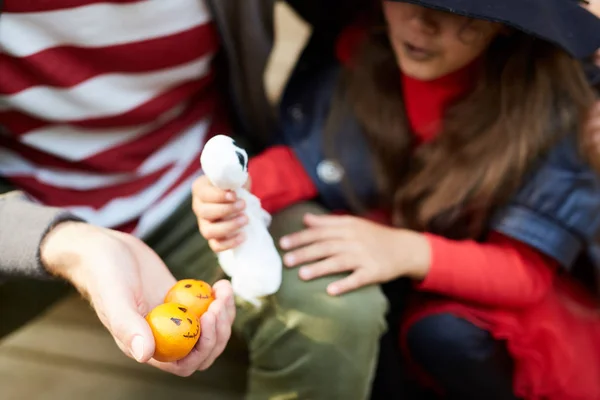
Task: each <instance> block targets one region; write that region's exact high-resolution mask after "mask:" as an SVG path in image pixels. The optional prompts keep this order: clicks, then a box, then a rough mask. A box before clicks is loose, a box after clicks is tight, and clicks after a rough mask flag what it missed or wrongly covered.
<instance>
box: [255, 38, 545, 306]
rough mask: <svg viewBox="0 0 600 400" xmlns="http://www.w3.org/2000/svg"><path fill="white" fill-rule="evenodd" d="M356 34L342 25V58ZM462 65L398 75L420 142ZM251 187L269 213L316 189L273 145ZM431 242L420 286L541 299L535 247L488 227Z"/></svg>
mask: <svg viewBox="0 0 600 400" xmlns="http://www.w3.org/2000/svg"><path fill="white" fill-rule="evenodd" d="M358 37H359V36H358V35H357V33H356V30H354V29H352V30H347V31H346V33H345V34H344V35H342V36H341V37H340V40H339V43H338V57H339V58H340V61H341V62H347V61H348V60H349V57H348V55H349V54H351V51H350V49H351V48H355V46H353V45H355V44H356V40H357V38H358ZM470 72H471V68H470V67H467V68H464V69H462V70H459V71H457V72H454V73H452V74H450V75H447V76H444V77H442V78H439V79H436V80H433V81H420V80H417V79H413V78H410V77H408V76H406V75H402V90H403V93H404V101H405V104H406V113H407V116H408V120H409V122H410V125H411V128H412V131H413V132H414V133H415V135H416V136H417V141H418V142H419V143H424V142H427V141H429V140H433V139H434V138H435V136H436V135H437V133H438V132H439V131H440V124H441V121H442V114H443V111H444V109H445V108H446V107H447V106H448V104H450V103H451V102H453V101H455V100H457V99H458V98H459V97H460V96H461V95H463V94H465V93H466V92H467V91H468V90H469V88H470V86H469V82H470V78H471V76H472V75H470ZM249 173H250V176H251V177H253V179H252V192H253V193H254V194H255V195H256V196H257V197H259V198H260V199H261V201H262V204H263V207H264V208H265V209H266V210H267V211H269V212H271V213H273V212H276V211H278V210H280V209H282V208H284V207H286V206H289V205H291V204H294V203H297V202H300V201H305V200H310V199H312V198H314V197H316V195H317V189H316V187H315V185H314V184H313V182H312V181H311V179H310V177H309V176H308V175H307V174H306V172H305V171H304V169H303V166H302V164H301V163H300V161H298V160H297V159H296V157H295V155H294V153H293V152H292V150H291V149H289V148H287V147H285V146H276V147H272V148H270V149H268V150H266V151H265V152H264V153H262V154H260V155H258V156H257V157H254V158H253V159H252V160H251V161H250V165H249ZM426 237H427V239H428V240H429V243H430V245H431V255H432V257H431V259H432V262H431V266H430V270H429V273H428V275H427V277H426V279H425V280H424V281H423V282H420V283H419V284H418V285H417V287H418V288H419V289H420V290H423V291H431V292H436V293H439V294H443V295H447V296H452V297H455V298H461V299H464V300H468V301H473V302H477V303H481V304H485V305H490V306H504V307H519V306H524V305H528V304H531V303H533V302H535V301H537V300H538V299H540V298H541V297H542V296H543V295H544V294H545V293H546V292H547V290H548V289H549V287H550V284H551V280H552V269H551V268H549V266H550V262H549V260H546V259H544V258H543V257H542V256H541V255H540V254H539V253H538V252H536V251H535V250H534V249H532V248H530V247H528V246H526V245H524V244H522V243H520V242H518V241H515V240H513V239H511V238H508V237H506V236H503V235H501V234H499V233H495V232H492V234H491V235H490V236H489V239H488V241H487V242H485V243H479V242H475V241H473V240H464V241H455V240H449V239H446V238H444V237H441V236H436V235H431V234H426Z"/></svg>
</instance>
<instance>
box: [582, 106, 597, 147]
mask: <svg viewBox="0 0 600 400" xmlns="http://www.w3.org/2000/svg"><path fill="white" fill-rule="evenodd" d="M584 129H585V136H586V137H589V138H591V140H592V143H593V144H594V147H595V155H596V157H598V156H600V101H597V102H596V104H595V105H594V106H593V107H592V110H591V113H590V116H589V118H588V120H587V122H586V125H585V128H584Z"/></svg>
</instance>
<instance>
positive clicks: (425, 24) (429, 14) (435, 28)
mask: <svg viewBox="0 0 600 400" xmlns="http://www.w3.org/2000/svg"><path fill="white" fill-rule="evenodd" d="M410 21H411V23H413V24H415V25H416V26H417V27H418V28H419V29H420V30H421V31H422V32H423V33H426V34H428V35H434V34H436V33H438V32H439V29H440V22H439V15H438V12H437V11H435V10H429V9H427V8H424V7H415V8H414V10H413V14H412V16H411V20H410Z"/></svg>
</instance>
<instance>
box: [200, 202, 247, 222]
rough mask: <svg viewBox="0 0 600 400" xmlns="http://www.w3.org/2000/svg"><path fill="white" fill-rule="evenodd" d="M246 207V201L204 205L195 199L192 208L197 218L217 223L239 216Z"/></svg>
mask: <svg viewBox="0 0 600 400" xmlns="http://www.w3.org/2000/svg"><path fill="white" fill-rule="evenodd" d="M245 205H246V204H245V203H244V200H238V201H236V202H235V203H203V202H201V201H200V200H198V199H194V200H193V205H192V208H193V209H194V213H195V214H196V217H197V218H199V219H205V220H208V221H211V222H216V221H218V220H225V219H231V217H233V216H234V215H235V214H239V213H240V212H241V211H242V210H243V209H244V207H245Z"/></svg>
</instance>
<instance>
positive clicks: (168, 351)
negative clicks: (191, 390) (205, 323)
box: [146, 303, 201, 362]
mask: <svg viewBox="0 0 600 400" xmlns="http://www.w3.org/2000/svg"><path fill="white" fill-rule="evenodd" d="M146 321H148V324H149V325H150V328H151V329H152V335H153V336H154V342H155V343H156V347H155V350H154V356H153V357H154V359H155V360H157V361H162V362H171V361H177V360H180V359H182V358H184V357H185V356H187V355H188V354H189V352H190V351H192V349H193V348H194V346H195V345H196V342H197V341H198V338H199V337H200V333H201V328H200V323H199V322H198V318H196V316H195V315H194V314H192V313H190V312H189V311H188V309H187V308H186V307H185V306H183V305H181V304H177V303H165V304H160V305H158V306H156V307H155V308H154V309H152V311H150V313H148V315H146Z"/></svg>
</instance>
